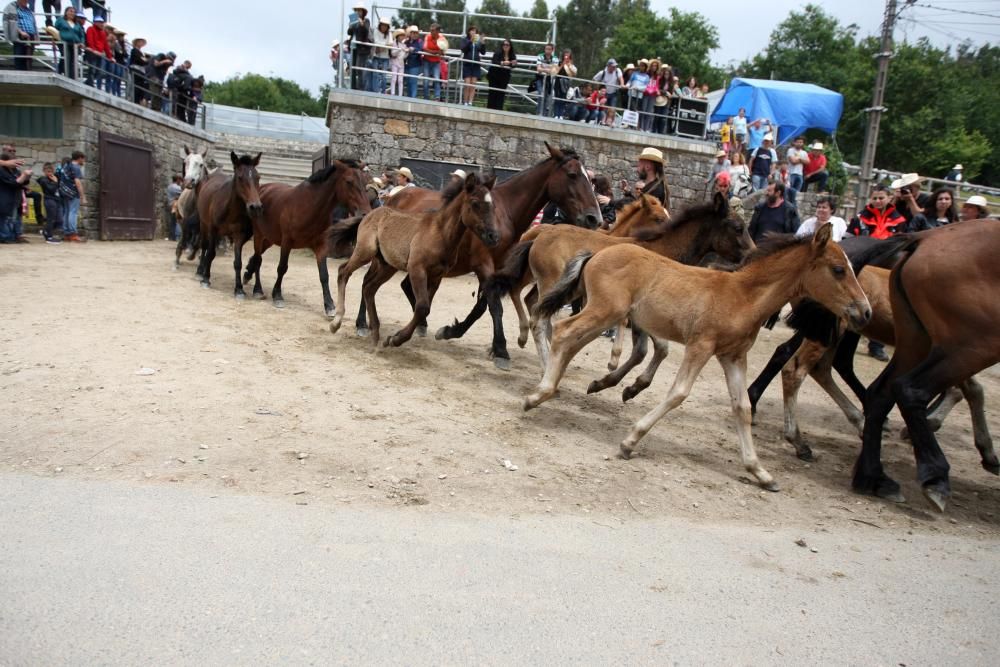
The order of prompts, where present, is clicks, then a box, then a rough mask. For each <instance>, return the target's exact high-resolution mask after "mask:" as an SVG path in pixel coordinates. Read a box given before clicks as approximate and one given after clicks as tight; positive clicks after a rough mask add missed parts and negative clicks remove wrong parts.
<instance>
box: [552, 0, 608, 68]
mask: <svg viewBox="0 0 1000 667" xmlns="http://www.w3.org/2000/svg"><path fill="white" fill-rule="evenodd" d="M613 8H614V2H613V0H570V1H569V2H568V3H567V4H566V6H565V7H559V8H558V9H556V22H557V28H558V34H557V39H558V41H559V44H558V45H557V46H558V47H559V48H560V49H563V48H567V49H572V51H573V62H574V63H576V66H577V68H579V75H578V76H581V77H585V78H586V77H590V76H593V75H594V73H596V72H597V70H599V69H600V68H601V67H603V66H604V60H603V56H604V41H603V40H602V39H598V38H596V37H595V33H594V26H601V27H602V29H603V30H604V31H605V32H606V34H610V33H611V32H613V30H614V26H615V25H617V17H618V15H617V14H616V13H615V12H613V11H612V10H613Z"/></svg>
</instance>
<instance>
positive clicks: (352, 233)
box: [326, 215, 364, 257]
mask: <svg viewBox="0 0 1000 667" xmlns="http://www.w3.org/2000/svg"><path fill="white" fill-rule="evenodd" d="M362 220H364V216H363V215H356V216H354V217H353V218H347V219H346V220H341V221H340V222H338V223H336V224H334V225H333V226H331V227H330V231H328V232H327V233H326V247H327V254H328V255H330V256H331V257H343V256H345V255H350V254H351V251H350V248H351V246H353V245H354V244H355V243H357V240H358V228H359V227H360V226H361V221H362Z"/></svg>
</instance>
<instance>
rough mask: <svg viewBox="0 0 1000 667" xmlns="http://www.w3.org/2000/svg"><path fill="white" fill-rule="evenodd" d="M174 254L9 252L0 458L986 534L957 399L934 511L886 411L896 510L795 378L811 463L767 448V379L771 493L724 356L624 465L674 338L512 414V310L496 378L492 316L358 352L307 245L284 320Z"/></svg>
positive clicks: (430, 499) (271, 263)
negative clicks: (748, 446)
mask: <svg viewBox="0 0 1000 667" xmlns="http://www.w3.org/2000/svg"><path fill="white" fill-rule="evenodd" d="M172 259H173V254H172V244H169V243H167V242H165V241H156V242H149V243H114V244H111V243H95V242H92V243H88V244H86V245H71V244H63V245H61V246H46V245H44V244H42V243H40V242H34V243H32V244H31V245H28V246H22V245H18V246H7V247H5V248H4V250H3V252H2V255H0V285H2V291H0V303H2V310H0V312H2V313H3V317H2V321H0V339H2V346H0V387H2V390H3V394H4V396H5V397H6V399H7V400H6V406H5V408H4V410H3V416H2V417H0V419H2V422H0V424H2V428H0V466H2V467H3V468H5V469H8V470H16V471H26V472H31V473H34V474H38V475H45V476H56V475H62V476H74V477H81V478H90V479H117V480H131V481H133V482H134V483H136V484H179V485H185V484H188V485H199V486H202V487H207V488H210V489H213V490H216V489H217V490H218V492H219V493H220V494H221V493H232V492H237V493H244V494H266V495H271V496H282V497H286V498H287V499H288V501H289V502H294V503H301V504H304V503H308V504H310V505H317V504H318V505H328V506H335V505H337V504H341V503H351V504H354V505H360V506H383V507H385V506H400V507H401V511H413V512H428V511H438V512H441V511H444V512H462V513H474V514H502V515H519V514H529V513H530V514H536V513H546V512H551V513H559V514H575V515H582V514H589V515H591V516H592V517H593V519H594V521H597V522H615V521H625V520H628V519H631V518H638V517H643V518H647V519H649V518H654V519H655V518H656V517H660V516H680V517H687V518H690V519H694V520H698V521H701V520H704V521H706V522H716V523H719V522H721V523H725V522H738V523H740V524H750V525H756V526H761V527H764V528H766V527H769V526H776V525H779V524H780V525H801V526H803V527H809V528H812V529H813V530H820V531H827V530H829V531H843V530H850V532H851V533H852V534H859V535H861V534H863V533H864V532H865V531H873V530H882V531H896V532H899V533H900V534H901V535H904V534H905V533H907V532H908V531H921V532H934V531H940V532H943V533H956V534H963V535H968V536H971V537H975V536H984V535H985V536H988V537H990V538H995V537H997V536H998V535H1000V480H998V479H997V478H996V477H993V476H991V475H989V474H988V473H986V472H985V471H984V470H983V469H982V468H981V467H980V466H979V459H978V455H977V453H976V451H975V449H974V448H973V445H972V434H971V428H970V421H969V414H968V410H967V408H966V407H965V404H964V403H963V404H961V405H960V406H959V407H957V408H956V409H955V411H954V412H953V413H952V416H951V418H950V419H949V420H948V421H947V422H946V424H945V425H944V427H943V428H942V430H941V432H940V434H939V435H940V439H941V442H942V444H943V447H944V448H945V451H946V452H947V454H948V456H949V458H950V461H951V465H952V480H953V487H954V492H955V495H954V499H953V501H952V503H951V505H950V507H949V510H948V512H947V513H946V514H945V515H938V514H936V513H934V512H933V511H932V510H931V509H930V507H929V505H927V504H926V502H925V501H924V499H923V497H922V496H921V494H920V491H919V488H918V486H917V484H916V483H915V481H914V476H915V474H914V464H913V459H912V455H911V453H910V450H909V447H908V446H907V444H906V443H905V442H903V441H901V440H900V439H899V438H898V437H897V435H896V434H897V433H898V431H899V427H900V426H901V425H902V422H901V420H900V418H899V416H898V413H895V412H894V413H893V415H892V416H891V418H890V419H891V426H892V435H890V436H889V437H887V439H886V443H885V454H884V456H885V461H886V465H887V469H888V471H889V472H890V474H892V475H893V476H894V477H895V478H896V479H898V480H899V481H900V482H901V483H902V484H903V486H904V493H905V494H906V496H907V498H908V501H909V502H907V503H906V504H901V505H895V504H891V503H886V502H882V501H879V500H875V499H872V498H867V497H861V496H857V495H854V494H853V493H851V492H850V489H849V475H850V470H851V466H852V463H853V459H854V457H855V455H856V453H857V449H858V438H857V435H856V434H854V433H852V432H851V429H850V428H849V425H848V422H847V421H846V419H845V418H844V417H843V416H842V415H841V414H840V412H839V411H838V410H837V409H836V407H835V406H834V405H833V404H832V402H831V401H830V400H828V399H827V398H826V396H825V395H824V394H822V393H821V391H820V390H819V389H818V387H816V385H815V384H813V383H811V382H809V383H807V385H806V387H805V389H804V391H803V394H802V397H801V400H800V408H801V412H800V418H801V425H802V429H803V432H804V434H805V435H806V437H807V438H808V440H809V442H810V444H811V445H812V446H813V449H814V451H815V453H816V454H817V456H818V460H817V461H816V462H814V463H812V464H806V463H803V462H801V461H799V460H798V459H796V458H795V457H794V455H793V453H792V449H791V447H790V446H789V445H787V444H786V443H785V442H784V441H783V440H782V438H781V422H782V415H781V405H780V384H775V385H772V387H771V388H770V389H769V391H768V393H767V394H766V395H765V398H764V399H763V400H762V402H761V406H760V419H759V424H758V425H757V426H756V427H755V428H754V436H755V442H756V445H757V448H758V453H759V456H760V459H761V461H762V463H763V464H764V466H765V467H766V468H767V469H768V470H769V471H770V472H771V473H772V474H773V475H774V476H775V478H776V479H777V481H778V482H779V483H780V484H781V487H782V491H781V492H780V493H768V492H765V491H762V490H761V489H760V488H758V487H757V486H756V485H754V484H751V483H749V480H748V479H747V476H746V473H745V472H744V471H743V469H742V467H741V465H740V463H739V451H738V445H737V441H736V436H735V432H734V430H733V428H732V425H731V413H730V410H729V401H728V397H727V395H726V391H725V384H724V382H723V380H722V373H721V371H720V369H719V367H718V365H717V364H710V365H709V366H708V367H706V370H705V372H704V373H703V375H702V377H701V378H700V379H699V381H698V382H697V383H696V385H695V387H694V391H693V393H692V395H691V397H690V398H689V399H688V401H687V402H686V403H685V404H684V405H683V406H682V407H681V408H680V409H678V410H676V411H675V412H674V413H672V414H671V415H669V416H668V417H667V418H666V419H665V420H663V421H661V422H660V423H659V424H658V425H657V426H656V427H655V428H654V429H653V431H652V432H651V433H650V434H649V435H648V436H647V437H646V439H645V440H644V441H643V442H642V449H641V450H640V451H641V455H639V456H637V457H635V458H633V459H632V460H630V461H624V460H621V459H619V458H617V457H616V454H617V451H618V443H619V442H620V440H621V439H622V437H623V436H624V435H625V434H626V433H627V431H628V429H629V427H630V425H631V424H632V422H634V421H635V420H636V419H637V418H638V417H639V416H641V415H642V414H644V413H645V412H646V411H648V410H649V409H650V408H651V407H652V406H653V405H654V403H655V402H656V401H657V400H658V398H659V397H660V396H662V392H663V390H664V388H665V387H666V386H667V385H668V383H669V382H670V381H671V379H672V377H673V374H674V372H675V370H676V367H677V363H678V361H679V359H680V354H679V353H678V352H679V346H675V347H674V349H673V351H672V354H671V356H670V358H668V360H667V361H666V362H665V363H664V365H663V367H661V369H660V373H659V375H658V376H657V378H656V380H655V381H654V383H653V386H652V387H651V388H650V389H649V390H647V391H646V392H645V393H643V394H641V395H640V396H639V397H637V398H636V399H635V400H633V401H632V402H630V403H629V404H623V403H622V402H621V400H620V392H619V391H614V390H608V391H606V392H603V393H601V394H597V395H592V396H588V395H586V393H585V389H586V386H587V383H588V382H589V381H590V380H591V379H593V378H595V377H598V376H600V375H602V374H603V372H604V367H605V364H606V362H607V357H608V352H609V349H610V342H609V341H608V339H600V340H598V341H595V342H594V343H593V344H591V345H590V347H588V348H587V349H586V350H585V352H584V353H583V354H581V355H580V356H579V357H578V358H577V359H576V360H575V361H574V363H573V365H572V366H571V368H570V371H569V372H568V374H567V377H566V379H565V381H564V383H563V385H562V393H561V395H560V396H559V397H557V398H556V399H554V400H552V401H550V402H549V403H547V404H545V405H543V406H541V407H540V408H539V409H537V410H535V411H532V412H531V413H527V414H525V413H523V412H522V411H521V400H522V398H523V397H524V395H525V394H527V393H529V391H530V390H531V389H532V388H533V387H534V385H535V383H536V382H537V379H538V366H537V357H536V355H535V352H534V349H533V345H532V344H531V343H530V342H529V346H528V348H526V349H524V350H520V349H518V348H517V347H516V343H515V342H514V339H515V338H516V318H515V316H514V314H513V311H512V309H508V313H507V316H506V321H507V335H508V337H509V338H510V344H511V356H512V361H513V364H512V369H511V370H510V371H509V372H504V371H500V370H497V369H495V368H494V366H493V364H492V362H490V361H489V360H488V359H487V357H486V350H487V345H488V341H489V326H488V320H487V319H485V318H484V320H483V321H482V322H481V323H479V324H477V325H476V326H475V327H473V329H472V331H471V332H470V334H469V335H468V336H467V337H466V338H465V339H462V340H456V341H436V340H434V338H433V336H430V337H428V338H423V339H414V340H413V341H412V342H411V343H410V344H407V345H406V346H404V347H402V348H399V349H393V350H387V351H380V352H379V353H377V354H373V353H372V351H371V349H370V347H369V343H368V341H367V340H364V339H360V338H358V337H356V336H355V335H354V329H353V320H352V322H351V323H350V324H349V325H346V324H345V327H344V328H343V329H342V330H341V331H340V332H339V333H338V334H336V335H333V334H330V332H329V329H328V324H327V320H326V318H325V317H324V316H323V314H322V303H321V298H320V290H319V284H318V280H317V276H316V269H315V264H314V263H313V260H312V258H311V256H309V255H307V254H301V253H295V254H294V255H293V257H292V263H291V268H290V270H289V272H288V274H287V275H286V277H285V283H284V294H285V299H286V303H287V305H286V307H285V308H284V309H281V310H279V309H276V308H274V307H273V306H272V305H271V303H270V301H269V300H268V301H263V302H261V301H256V300H249V299H248V300H247V301H244V302H237V301H235V300H234V299H233V297H232V286H233V277H232V269H231V262H232V257H231V255H223V256H220V257H219V258H218V259H217V261H216V264H215V267H214V281H213V286H212V288H211V289H207V290H206V289H202V288H201V287H199V284H198V282H196V280H195V279H194V266H193V265H192V264H190V263H185V264H184V265H183V266H182V267H181V269H180V270H179V271H176V272H175V271H173V270H172ZM276 262H277V253H275V252H272V253H269V254H268V255H267V257H266V259H265V262H264V268H263V275H264V277H265V289H267V290H269V289H270V285H271V283H272V282H273V276H274V270H275V265H276ZM331 265H332V271H331V273H332V274H333V275H334V276H335V275H336V262H331ZM400 278H401V276H400ZM397 283H398V280H395V281H393V282H391V283H389V284H388V285H387V286H386V287H385V288H384V289H383V291H382V292H381V293H380V295H379V305H380V312H381V314H382V321H383V334H384V335H385V334H388V333H391V332H393V331H395V330H396V329H397V328H399V327H400V326H402V324H404V323H405V320H406V318H407V317H408V312H409V310H408V306H407V304H406V301H405V298H404V297H403V295H402V293H401V292H400V291H399V290H398V288H397V287H396V284H397ZM360 287H361V276H360V275H356V277H355V279H354V280H352V283H351V285H350V286H349V289H348V303H347V308H348V312H349V313H352V314H353V313H355V312H356V308H357V305H358V299H359V294H360ZM474 290H475V284H474V281H473V280H472V279H470V278H463V279H456V280H450V281H446V283H445V284H444V285H442V287H441V290H440V291H439V293H438V297H437V300H436V302H435V304H434V309H433V311H432V313H431V316H430V323H431V329H432V331H433V330H435V329H436V328H437V327H439V326H441V325H443V324H445V323H447V322H449V321H451V319H452V318H454V317H456V316H464V315H465V313H466V312H467V311H468V309H469V308H470V307H471V305H472V302H473V292H474ZM787 336H788V331H787V330H786V329H783V328H782V327H781V326H779V327H778V328H777V329H776V330H775V331H773V332H768V331H764V332H762V333H761V335H760V338H759V340H758V343H757V345H756V346H755V348H754V350H753V353H752V356H751V359H750V369H751V374H752V375H755V374H756V372H758V371H759V370H760V369H761V368H762V367H763V365H764V362H765V361H766V358H767V357H768V356H769V355H770V353H771V351H772V350H773V349H774V347H775V345H776V344H778V343H779V342H780V341H782V340H784V339H785V338H787ZM857 366H858V369H859V375H860V376H861V378H862V379H863V380H865V381H867V380H870V379H872V378H874V376H875V375H876V374H877V372H878V371H879V369H880V367H881V364H879V363H878V362H875V361H873V360H872V359H870V358H868V357H867V356H858V358H857ZM141 369H152V370H153V372H152V373H151V374H139V373H140V372H145V373H149V372H150V371H141ZM982 379H983V381H984V385H985V387H986V392H987V411H988V414H987V417H988V422H989V424H990V427H991V429H992V430H993V432H998V431H1000V401H998V396H1000V386H998V385H1000V376H998V374H997V373H996V369H994V370H993V371H990V372H988V373H986V374H985V375H984V377H983V378H982ZM504 460H508V461H510V462H511V463H512V464H513V465H514V466H516V467H517V469H516V470H510V469H508V468H507V467H505V465H504ZM403 507H405V509H402V508H403Z"/></svg>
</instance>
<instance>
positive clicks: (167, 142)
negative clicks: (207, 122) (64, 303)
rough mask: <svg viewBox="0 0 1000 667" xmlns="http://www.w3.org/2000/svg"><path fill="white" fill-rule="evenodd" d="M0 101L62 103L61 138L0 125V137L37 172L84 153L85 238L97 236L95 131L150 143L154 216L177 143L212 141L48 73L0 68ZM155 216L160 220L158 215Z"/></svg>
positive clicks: (177, 154)
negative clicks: (15, 133)
mask: <svg viewBox="0 0 1000 667" xmlns="http://www.w3.org/2000/svg"><path fill="white" fill-rule="evenodd" d="M0 100H3V103H4V104H25V105H47V106H62V108H63V138H62V139H33V138H31V137H11V136H7V135H5V134H4V133H3V128H0V141H4V142H7V141H10V142H12V143H14V144H15V145H16V146H17V148H18V157H22V158H24V159H25V162H26V164H27V165H29V166H31V167H32V168H33V169H35V171H36V173H38V174H41V171H42V164H43V163H44V162H56V161H57V160H59V159H61V158H63V157H66V156H69V155H70V154H71V153H72V152H73V151H77V150H79V151H83V152H84V154H86V156H87V164H86V171H85V177H84V188H85V190H86V193H87V199H88V205H87V206H83V207H81V210H80V227H81V229H83V230H85V231H86V232H87V236H89V237H90V238H98V237H99V233H100V221H99V218H98V212H99V210H100V209H99V206H100V199H99V197H100V189H101V188H100V183H101V181H100V178H101V164H100V156H99V140H100V139H99V137H100V133H101V132H109V133H111V134H116V135H119V136H122V137H128V138H130V139H137V140H140V141H145V142H147V143H149V144H151V145H152V147H153V173H154V192H155V198H156V200H155V203H156V210H157V214H158V215H159V214H160V212H161V211H162V210H163V208H164V202H165V201H166V188H167V185H169V184H170V177H171V175H172V174H173V173H175V172H178V171H180V169H181V166H182V158H181V153H182V152H183V147H184V146H185V145H187V146H189V147H190V148H191V149H192V150H194V149H195V148H196V147H202V148H203V147H204V146H206V145H207V146H212V145H213V144H214V143H215V139H214V137H213V136H212V135H211V134H208V133H206V132H203V131H201V130H199V129H196V128H194V127H191V126H190V125H187V124H185V123H181V122H180V121H177V120H175V119H173V118H168V117H167V116H165V115H163V114H160V113H155V112H153V111H150V110H149V109H146V108H144V107H140V106H137V105H135V104H131V103H129V102H127V101H125V100H122V99H118V98H114V97H111V96H110V95H106V94H104V93H102V92H100V91H96V90H94V89H92V88H89V87H87V86H85V85H83V84H82V83H80V82H78V81H70V80H68V79H65V78H63V77H60V76H57V75H55V74H51V73H34V72H7V71H4V72H0ZM112 187H113V185H112ZM160 220H161V223H162V217H161V218H160ZM160 231H161V232H163V231H164V230H163V229H161V230H160Z"/></svg>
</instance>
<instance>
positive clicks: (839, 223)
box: [795, 197, 847, 243]
mask: <svg viewBox="0 0 1000 667" xmlns="http://www.w3.org/2000/svg"><path fill="white" fill-rule="evenodd" d="M835 206H836V205H835V204H834V201H833V198H832V197H820V198H819V199H817V200H816V215H814V216H813V217H811V218H808V219H807V220H805V221H804V222H803V223H802V224H801V225H799V229H798V231H796V232H795V236H796V237H797V238H802V237H804V236H812V235H813V234H814V233H815V232H816V229H817V228H818V227H821V226H823V225H825V224H826V223H828V222H829V223H832V224H833V233H832V234H831V238H832V239H833V240H834V241H836V242H837V243H840V240H841V239H842V238H844V235H846V234H847V222H846V221H845V220H844V219H843V218H838V217H837V216H835V215H834V214H833V209H834V208H835Z"/></svg>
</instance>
